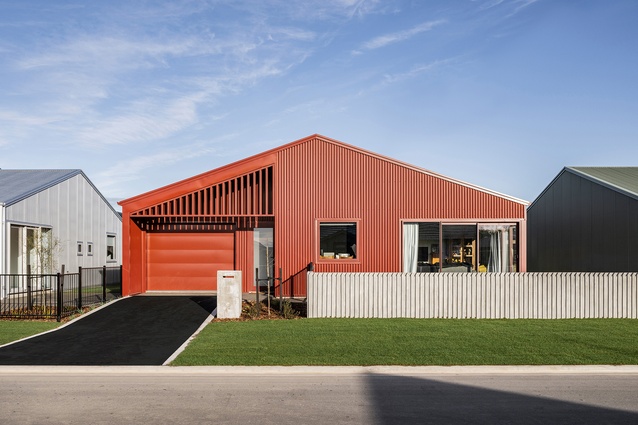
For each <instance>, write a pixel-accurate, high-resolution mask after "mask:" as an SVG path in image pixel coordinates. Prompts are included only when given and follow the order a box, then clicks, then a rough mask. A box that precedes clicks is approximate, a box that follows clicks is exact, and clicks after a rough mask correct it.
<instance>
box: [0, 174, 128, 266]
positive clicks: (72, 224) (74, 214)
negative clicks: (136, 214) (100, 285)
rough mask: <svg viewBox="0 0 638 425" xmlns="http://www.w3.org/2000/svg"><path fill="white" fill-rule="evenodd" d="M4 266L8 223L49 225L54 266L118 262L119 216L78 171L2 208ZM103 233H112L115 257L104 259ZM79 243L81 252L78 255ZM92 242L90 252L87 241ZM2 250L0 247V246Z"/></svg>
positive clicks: (105, 242) (7, 254) (113, 264)
mask: <svg viewBox="0 0 638 425" xmlns="http://www.w3.org/2000/svg"><path fill="white" fill-rule="evenodd" d="M4 213H5V217H4V226H3V228H4V229H3V232H0V235H2V233H4V236H5V238H4V241H5V244H4V247H3V248H4V249H3V250H4V251H5V252H4V253H3V254H2V257H0V258H2V259H3V260H4V270H6V271H5V273H8V271H7V268H8V267H7V262H8V257H9V253H8V252H7V251H8V248H9V245H8V241H7V240H8V235H9V231H10V227H11V225H20V226H33V227H44V228H50V229H52V233H53V237H54V238H55V239H57V240H58V241H59V242H60V245H61V247H62V248H61V249H60V250H58V259H57V261H56V264H57V267H58V269H59V267H61V266H62V265H64V266H65V269H66V271H69V272H76V271H77V270H78V267H101V266H104V265H106V266H117V265H120V264H121V252H122V248H121V247H122V219H121V218H120V216H119V214H117V212H116V211H115V210H114V209H113V208H112V207H111V205H110V204H108V202H107V201H106V200H105V199H104V198H103V197H102V196H101V194H100V193H99V192H98V191H97V190H96V189H95V187H94V186H93V185H92V184H91V183H90V182H89V181H88V180H87V178H86V177H85V176H84V174H82V173H80V174H77V175H75V176H74V177H71V178H69V179H67V180H65V181H63V182H61V183H58V184H57V185H55V186H53V187H50V188H48V189H45V190H42V191H41V192H38V193H36V194H34V195H32V196H30V197H29V198H26V199H24V200H22V201H20V202H17V203H15V204H13V205H10V206H8V207H5V208H4ZM107 235H115V258H114V259H112V260H111V259H107V254H106V246H107ZM78 244H82V255H78ZM89 244H91V245H92V255H89V253H88V245H89ZM0 253H2V250H0Z"/></svg>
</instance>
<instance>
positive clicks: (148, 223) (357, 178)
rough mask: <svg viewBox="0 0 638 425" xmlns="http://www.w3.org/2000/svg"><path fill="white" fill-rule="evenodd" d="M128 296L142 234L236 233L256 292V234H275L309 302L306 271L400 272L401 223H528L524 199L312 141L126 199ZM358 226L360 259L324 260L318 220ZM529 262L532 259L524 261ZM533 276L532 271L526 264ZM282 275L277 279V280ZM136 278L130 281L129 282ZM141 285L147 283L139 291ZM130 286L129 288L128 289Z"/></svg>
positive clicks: (298, 291) (291, 281) (289, 277)
mask: <svg viewBox="0 0 638 425" xmlns="http://www.w3.org/2000/svg"><path fill="white" fill-rule="evenodd" d="M121 205H122V207H123V216H124V220H125V221H126V223H125V225H124V228H125V233H126V235H125V239H124V243H125V245H126V244H128V245H129V246H128V248H126V247H125V250H128V252H125V254H124V267H123V268H124V274H125V275H124V282H125V283H124V287H125V289H124V292H125V293H126V290H127V289H126V288H131V291H133V292H134V291H135V290H137V288H140V289H139V291H138V292H144V291H145V290H146V289H145V288H146V282H147V281H148V277H147V276H146V268H145V267H146V266H145V265H144V264H142V265H136V264H134V261H139V260H140V259H141V260H142V261H145V260H144V258H145V254H139V252H140V251H145V250H147V249H149V248H148V247H146V246H145V238H144V237H143V235H142V234H143V233H149V232H197V231H199V232H213V231H232V232H233V233H234V237H235V239H234V240H235V245H234V246H235V268H236V269H239V270H242V272H243V276H244V290H245V291H246V290H254V286H253V276H254V273H255V272H254V268H253V267H254V266H255V265H254V264H253V262H254V252H253V247H254V236H253V230H254V228H256V227H274V235H275V237H274V249H275V265H274V270H275V271H278V269H279V268H281V269H282V274H283V278H284V289H285V294H286V295H293V296H303V295H305V291H306V285H305V283H306V282H305V279H306V268H307V266H308V264H309V263H311V262H313V263H315V264H316V265H315V270H316V271H334V272H347V271H352V272H392V271H394V272H396V271H401V249H402V240H401V238H402V235H401V232H402V226H401V223H402V220H428V219H431V220H434V221H441V220H443V221H445V220H460V221H463V220H468V221H470V220H479V221H480V220H504V221H507V222H516V223H520V224H521V235H520V239H521V250H523V251H524V248H525V244H524V237H525V235H524V227H525V207H526V203H525V202H524V201H519V200H515V199H513V198H509V197H506V196H504V195H499V194H495V193H492V192H489V191H487V190H484V189H480V188H476V187H472V186H471V185H469V184H465V183H462V182H458V181H454V180H451V179H447V178H445V177H443V176H439V175H436V174H433V173H429V172H426V171H424V170H421V169H418V168H416V167H412V166H409V165H407V164H403V163H400V162H397V161H394V160H391V159H389V158H384V157H382V156H379V155H376V154H374V153H371V152H366V151H364V150H361V149H358V148H356V147H353V146H349V145H346V144H344V143H341V142H338V141H335V140H332V139H328V138H325V137H323V136H318V135H315V136H310V137H308V138H305V139H302V140H299V141H296V142H293V143H290V144H288V145H285V146H282V147H280V148H276V149H273V150H271V151H268V152H264V153H262V154H259V155H256V156H254V157H251V158H248V159H246V160H243V161H240V162H238V163H235V164H230V165H228V166H225V167H222V168H220V169H217V170H213V171H211V172H209V173H205V174H202V175H199V176H195V177H193V178H191V179H187V180H184V181H182V182H178V183H175V184H173V185H170V186H167V187H165V188H160V189H157V190H156V191H153V192H149V193H148V194H144V195H140V196H138V197H135V198H131V199H130V200H126V201H122V202H121ZM322 220H327V221H330V220H341V221H344V220H346V221H353V222H356V223H357V226H358V228H357V258H356V259H351V260H338V261H334V260H333V261H332V262H330V261H326V260H323V261H320V259H319V249H318V245H319V243H318V235H317V233H318V231H319V226H318V223H319V221H322ZM521 258H525V257H524V252H522V253H521ZM521 266H522V267H521V268H522V269H523V270H524V264H521ZM276 274H278V273H277V272H276ZM127 279H129V280H128V281H127ZM136 279H139V280H141V281H142V282H143V283H142V284H140V285H138V286H136V285H137V283H136V282H135V280H136ZM127 282H128V283H127Z"/></svg>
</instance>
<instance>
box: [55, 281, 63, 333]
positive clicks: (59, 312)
mask: <svg viewBox="0 0 638 425" xmlns="http://www.w3.org/2000/svg"><path fill="white" fill-rule="evenodd" d="M57 280H58V282H57V284H56V288H57V290H58V294H57V295H58V296H57V297H56V298H57V300H56V304H57V306H56V318H57V320H58V322H60V321H62V285H63V283H62V276H61V275H60V273H58V279H57Z"/></svg>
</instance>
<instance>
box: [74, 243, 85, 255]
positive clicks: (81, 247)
mask: <svg viewBox="0 0 638 425" xmlns="http://www.w3.org/2000/svg"><path fill="white" fill-rule="evenodd" d="M75 246H76V253H77V255H78V257H82V256H84V242H82V241H77V243H76V244H75Z"/></svg>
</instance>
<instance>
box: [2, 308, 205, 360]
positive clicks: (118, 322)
mask: <svg viewBox="0 0 638 425" xmlns="http://www.w3.org/2000/svg"><path fill="white" fill-rule="evenodd" d="M216 304H217V300H216V298H215V297H212V296H136V297H130V298H125V299H122V300H119V301H117V302H114V303H112V304H110V305H107V306H105V307H104V308H102V309H100V310H98V311H95V312H93V313H91V314H89V315H87V316H86V317H83V318H82V319H80V320H78V321H76V322H74V323H71V324H69V325H67V326H65V327H63V328H61V329H59V330H56V331H54V332H50V333H47V334H44V335H40V336H37V337H34V338H31V339H27V340H25V341H22V342H18V343H15V344H12V345H9V346H5V347H2V348H0V365H105V366H106V365H161V364H163V363H164V362H165V361H166V360H167V359H168V358H169V357H170V356H171V355H172V354H173V353H174V352H175V351H176V350H177V349H178V348H179V347H180V346H181V345H182V344H183V343H184V342H185V341H186V340H187V339H188V338H189V337H190V336H191V335H192V334H193V333H194V332H195V331H196V330H197V329H198V328H199V326H200V325H201V324H202V323H203V322H204V321H205V320H206V319H207V318H208V317H209V316H210V314H211V313H212V311H213V310H214V309H215V307H216Z"/></svg>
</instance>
